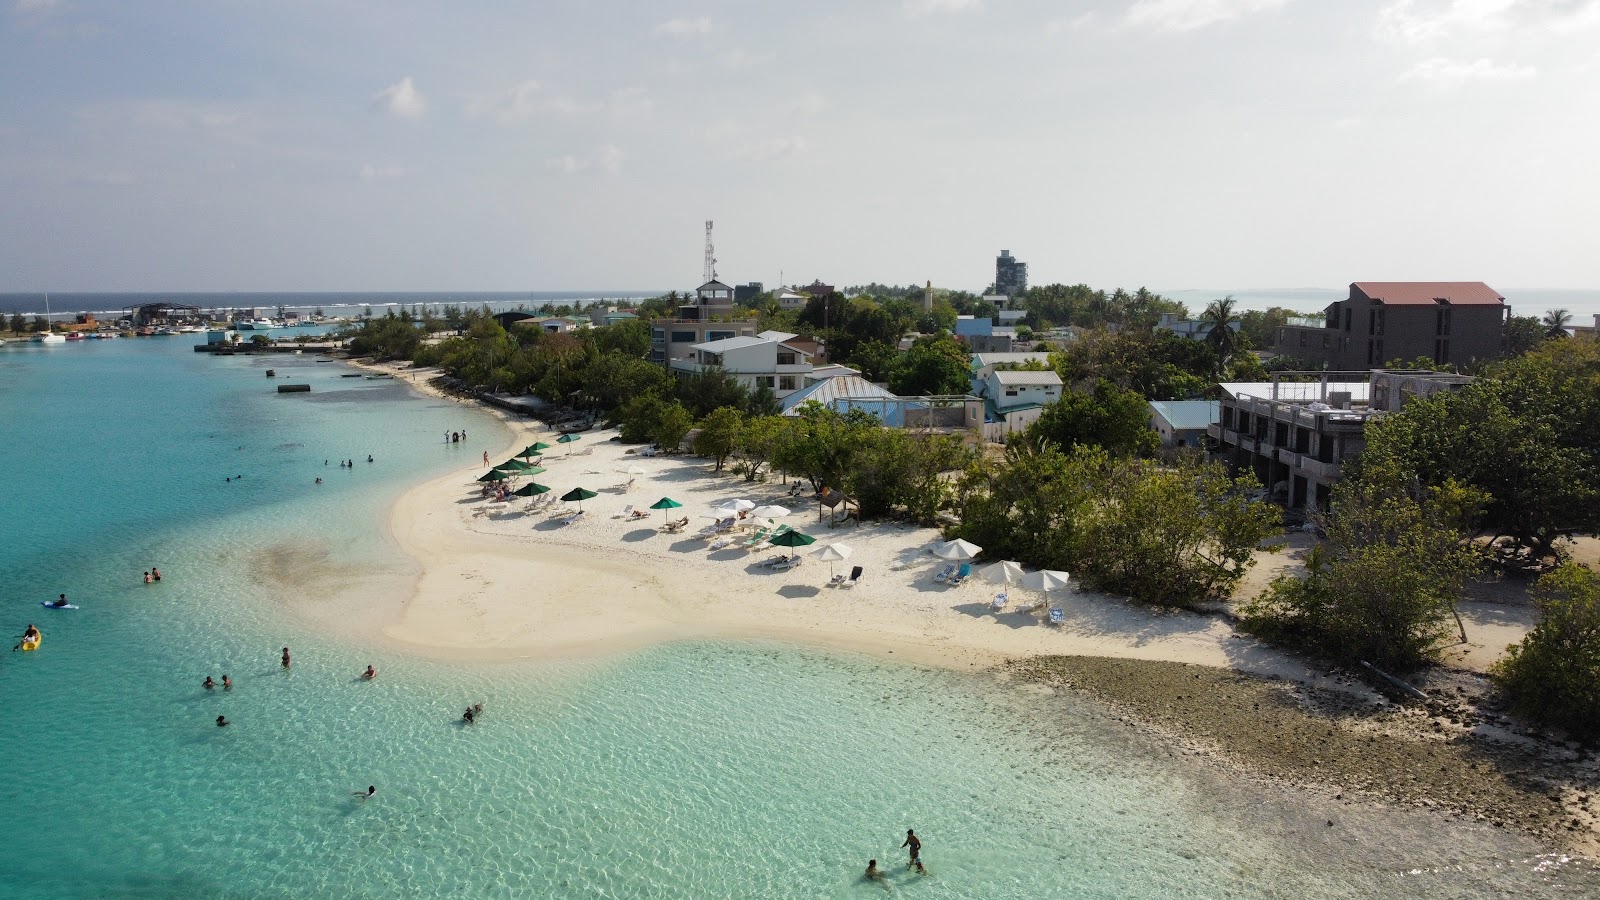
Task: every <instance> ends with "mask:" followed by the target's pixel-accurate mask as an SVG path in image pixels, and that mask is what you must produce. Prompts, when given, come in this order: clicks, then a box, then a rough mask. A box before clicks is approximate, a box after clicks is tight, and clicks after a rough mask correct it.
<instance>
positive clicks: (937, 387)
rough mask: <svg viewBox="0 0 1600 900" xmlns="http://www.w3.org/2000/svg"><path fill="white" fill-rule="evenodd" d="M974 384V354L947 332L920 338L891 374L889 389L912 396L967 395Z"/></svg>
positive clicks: (897, 363)
mask: <svg viewBox="0 0 1600 900" xmlns="http://www.w3.org/2000/svg"><path fill="white" fill-rule="evenodd" d="M971 385H972V363H971V356H970V355H969V354H968V353H967V351H966V348H965V347H964V346H962V345H961V344H960V343H958V342H957V341H956V340H955V339H954V338H952V337H950V336H949V335H947V334H938V335H934V336H933V337H924V338H918V339H917V341H916V343H914V344H912V345H911V349H910V350H907V351H906V352H905V353H904V354H903V355H902V356H901V357H900V358H899V360H898V361H897V362H896V363H895V366H894V369H893V370H892V371H891V372H890V374H889V390H890V391H893V392H894V393H896V394H899V395H901V396H908V397H917V396H923V395H930V394H932V395H938V394H965V393H966V392H967V391H968V390H970V389H971Z"/></svg>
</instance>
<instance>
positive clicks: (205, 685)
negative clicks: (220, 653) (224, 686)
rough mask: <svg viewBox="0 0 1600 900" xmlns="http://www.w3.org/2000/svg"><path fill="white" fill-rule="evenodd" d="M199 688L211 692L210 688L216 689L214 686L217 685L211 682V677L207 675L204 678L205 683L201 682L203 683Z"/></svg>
mask: <svg viewBox="0 0 1600 900" xmlns="http://www.w3.org/2000/svg"><path fill="white" fill-rule="evenodd" d="M200 686H201V687H203V688H205V689H206V690H208V691H209V690H211V689H212V688H214V687H216V686H217V683H216V682H215V681H212V680H211V676H210V675H207V676H206V680H205V681H203V682H201V683H200Z"/></svg>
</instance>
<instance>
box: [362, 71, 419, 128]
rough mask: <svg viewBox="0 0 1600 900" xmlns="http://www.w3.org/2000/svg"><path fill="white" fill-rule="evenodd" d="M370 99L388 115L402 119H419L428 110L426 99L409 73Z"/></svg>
mask: <svg viewBox="0 0 1600 900" xmlns="http://www.w3.org/2000/svg"><path fill="white" fill-rule="evenodd" d="M372 100H373V102H374V103H376V104H377V105H378V106H380V107H381V108H383V109H385V110H387V111H388V112H389V114H390V115H394V116H399V117H400V118H402V119H420V118H422V116H423V115H424V114H425V113H427V111H428V100H427V98H426V97H424V96H422V92H421V91H419V90H417V85H416V84H415V83H414V82H413V81H412V80H411V76H410V75H407V76H406V77H404V78H402V79H400V80H399V81H396V82H395V83H394V84H391V85H389V86H388V87H386V88H384V89H383V90H381V91H379V92H378V93H376V94H374V95H373V96H372Z"/></svg>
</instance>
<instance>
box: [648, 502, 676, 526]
mask: <svg viewBox="0 0 1600 900" xmlns="http://www.w3.org/2000/svg"><path fill="white" fill-rule="evenodd" d="M682 505H683V504H682V503H679V502H678V501H676V500H674V499H672V498H671V497H662V498H661V499H660V500H657V501H656V502H654V503H652V504H650V508H651V509H659V510H661V521H662V522H666V521H667V510H669V509H677V508H678V507H680V506H682Z"/></svg>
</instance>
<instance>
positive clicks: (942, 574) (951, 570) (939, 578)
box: [933, 563, 956, 584]
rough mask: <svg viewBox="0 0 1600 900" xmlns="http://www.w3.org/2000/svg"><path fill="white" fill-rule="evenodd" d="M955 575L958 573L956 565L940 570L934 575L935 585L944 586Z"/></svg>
mask: <svg viewBox="0 0 1600 900" xmlns="http://www.w3.org/2000/svg"><path fill="white" fill-rule="evenodd" d="M955 573H956V567H955V564H954V563H951V564H950V565H948V566H945V567H944V568H942V569H940V570H939V571H937V572H935V573H933V581H934V583H935V584H944V583H945V582H946V581H949V580H950V576H951V575H954V574H955Z"/></svg>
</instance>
